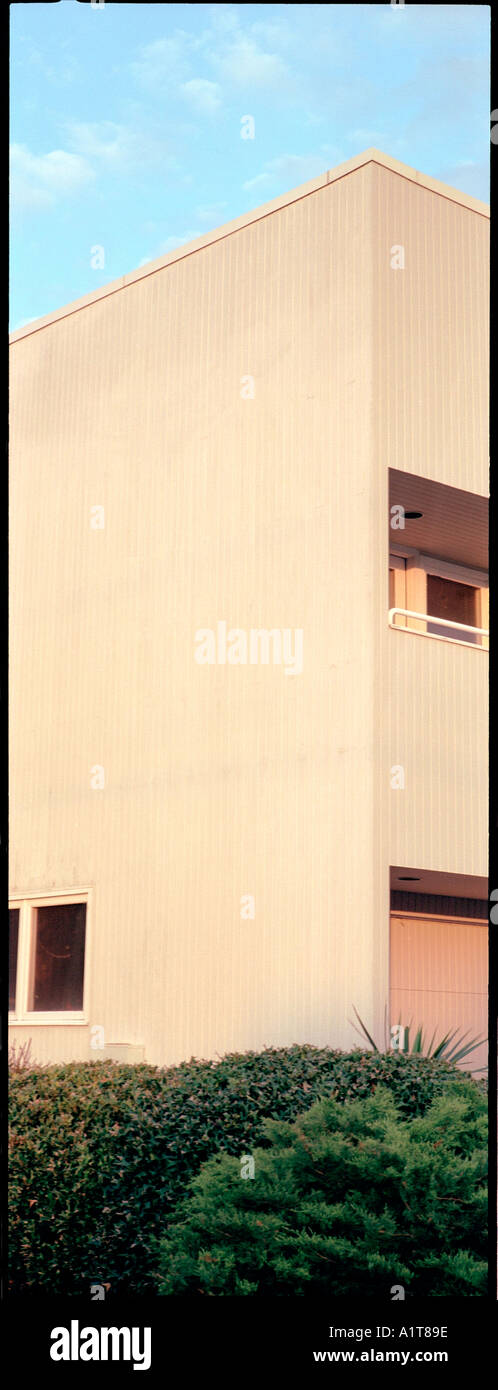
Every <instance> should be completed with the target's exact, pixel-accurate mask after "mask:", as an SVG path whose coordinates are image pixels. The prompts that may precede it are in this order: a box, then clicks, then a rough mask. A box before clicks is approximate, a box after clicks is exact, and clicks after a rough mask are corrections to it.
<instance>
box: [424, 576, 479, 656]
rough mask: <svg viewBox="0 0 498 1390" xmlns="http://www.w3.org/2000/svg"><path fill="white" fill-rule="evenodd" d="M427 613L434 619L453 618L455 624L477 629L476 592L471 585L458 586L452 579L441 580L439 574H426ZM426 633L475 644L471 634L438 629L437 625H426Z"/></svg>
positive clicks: (454, 629) (473, 636)
mask: <svg viewBox="0 0 498 1390" xmlns="http://www.w3.org/2000/svg"><path fill="white" fill-rule="evenodd" d="M427 612H428V613H430V614H431V616H432V617H434V618H447V619H450V618H453V619H454V621H455V622H456V623H468V624H469V626H470V627H477V626H478V624H477V623H476V590H475V589H474V588H473V586H472V585H471V584H458V583H456V582H455V580H453V579H443V578H442V577H441V575H439V574H428V575H427ZM427 631H428V632H431V633H436V634H437V635H438V636H440V637H456V638H458V640H459V641H460V642H462V641H463V642H475V635H474V634H473V633H470V632H459V631H458V628H451V627H439V625H438V624H437V623H428V625H427Z"/></svg>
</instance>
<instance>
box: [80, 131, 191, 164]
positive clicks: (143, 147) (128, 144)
mask: <svg viewBox="0 0 498 1390" xmlns="http://www.w3.org/2000/svg"><path fill="white" fill-rule="evenodd" d="M67 134H68V140H69V144H70V145H71V147H72V149H73V150H75V151H76V152H77V153H78V154H80V155H83V156H84V157H85V158H86V159H88V160H91V161H93V163H96V164H97V165H98V164H101V165H102V166H104V167H106V168H107V169H113V170H116V171H117V172H125V171H130V170H132V169H142V168H143V167H144V165H145V166H147V165H151V164H155V163H157V162H158V161H161V163H162V164H163V166H164V165H165V163H167V164H171V157H170V154H169V148H168V144H167V141H166V140H165V139H164V136H163V135H162V134H161V135H160V136H159V137H158V136H157V135H156V134H154V132H152V131H146V130H142V131H141V130H139V129H137V128H136V127H135V128H132V127H128V126H124V125H118V124H116V122H115V121H71V122H70V123H69V124H68V126H67Z"/></svg>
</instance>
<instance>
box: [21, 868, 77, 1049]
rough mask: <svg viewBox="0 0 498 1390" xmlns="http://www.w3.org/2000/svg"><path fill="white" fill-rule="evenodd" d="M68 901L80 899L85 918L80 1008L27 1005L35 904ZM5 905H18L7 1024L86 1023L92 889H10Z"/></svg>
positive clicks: (42, 905) (63, 904)
mask: <svg viewBox="0 0 498 1390" xmlns="http://www.w3.org/2000/svg"><path fill="white" fill-rule="evenodd" d="M70 903H84V904H85V907H86V918H85V959H84V965H83V1008H82V1009H77V1010H75V1009H48V1010H44V1011H43V1012H41V1011H40V1010H39V1009H37V1010H36V1011H35V1010H34V1009H32V1010H29V1009H28V989H29V972H30V966H31V962H32V955H33V951H34V944H35V915H34V909H35V908H37V907H65V906H66V905H67V904H70ZM9 908H18V909H19V935H18V942H17V977H16V1007H15V1010H11V1009H9V1024H13V1025H14V1024H15V1025H16V1027H18V1026H21V1027H23V1026H26V1027H28V1026H29V1027H30V1028H39V1027H40V1026H42V1025H44V1026H45V1027H46V1026H47V1024H50V1025H52V1024H53V1025H56V1026H59V1025H60V1024H63V1023H65V1024H68V1023H70V1024H73V1025H74V1024H80V1025H81V1024H87V1023H88V986H89V979H90V950H91V919H92V910H91V909H92V890H91V889H90V888H79V889H78V888H72V889H71V890H70V891H69V892H67V893H34V892H29V893H22V894H21V893H13V894H12V897H11V898H9Z"/></svg>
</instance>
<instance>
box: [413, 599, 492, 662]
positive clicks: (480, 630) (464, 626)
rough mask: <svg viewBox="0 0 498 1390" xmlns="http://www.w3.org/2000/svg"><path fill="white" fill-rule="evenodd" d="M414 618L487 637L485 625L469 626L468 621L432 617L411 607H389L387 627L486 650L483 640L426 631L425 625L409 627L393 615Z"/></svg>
mask: <svg viewBox="0 0 498 1390" xmlns="http://www.w3.org/2000/svg"><path fill="white" fill-rule="evenodd" d="M396 616H398V617H400V618H416V619H417V620H418V622H419V623H425V624H427V623H436V624H437V626H438V627H449V628H451V631H452V633H453V632H456V631H458V632H462V633H463V632H466V633H468V634H469V636H472V637H486V638H488V637H489V631H488V629H487V628H485V627H470V626H469V624H468V623H456V622H455V621H454V620H453V619H452V618H434V617H432V615H431V614H430V613H415V612H414V610H413V609H412V608H390V609H389V627H394V628H395V629H396V632H413V633H415V635H416V636H417V637H431V638H432V639H433V641H436V642H455V643H456V645H457V646H459V647H470V646H474V647H476V648H477V650H478V651H481V652H482V651H487V650H488V648H487V646H485V645H484V643H483V642H469V641H466V639H465V637H447V636H446V635H445V634H444V633H438V632H428V631H427V627H425V628H422V627H409V626H408V624H407V623H406V622H405V623H403V624H400V623H396V622H395V621H394V619H395V617H396Z"/></svg>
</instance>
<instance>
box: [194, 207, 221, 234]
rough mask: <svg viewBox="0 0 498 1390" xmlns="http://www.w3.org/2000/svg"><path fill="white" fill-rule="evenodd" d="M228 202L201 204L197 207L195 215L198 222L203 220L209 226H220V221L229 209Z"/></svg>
mask: <svg viewBox="0 0 498 1390" xmlns="http://www.w3.org/2000/svg"><path fill="white" fill-rule="evenodd" d="M227 206H228V204H227V203H206V204H201V206H200V207H197V208H196V209H195V216H196V218H197V220H198V222H203V223H205V224H206V225H207V226H209V227H211V228H212V227H219V225H220V222H222V221H223V217H224V215H225V213H226V210H227Z"/></svg>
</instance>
